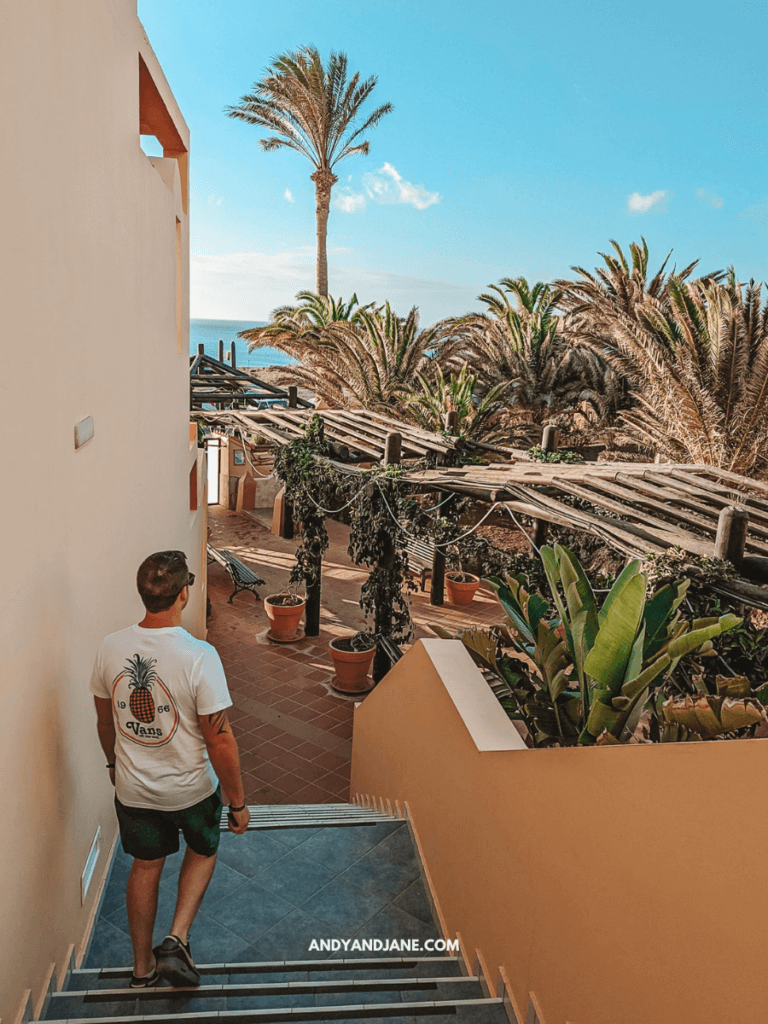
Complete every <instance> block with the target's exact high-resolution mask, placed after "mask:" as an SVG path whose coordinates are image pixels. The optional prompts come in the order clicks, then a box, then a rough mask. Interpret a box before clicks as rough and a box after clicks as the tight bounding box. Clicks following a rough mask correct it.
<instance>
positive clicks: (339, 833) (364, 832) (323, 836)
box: [301, 823, 397, 873]
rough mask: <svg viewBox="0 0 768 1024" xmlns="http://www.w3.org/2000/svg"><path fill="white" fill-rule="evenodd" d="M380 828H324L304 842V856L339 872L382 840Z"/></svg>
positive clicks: (302, 847) (302, 848)
mask: <svg viewBox="0 0 768 1024" xmlns="http://www.w3.org/2000/svg"><path fill="white" fill-rule="evenodd" d="M385 824H386V823H385ZM393 824H394V823H393ZM396 827H397V826H396ZM378 828H379V826H376V825H374V826H372V827H368V826H366V827H360V828H341V827H339V828H323V829H321V830H320V831H319V832H318V833H317V834H316V835H314V836H312V838H311V839H308V840H307V841H306V843H302V846H301V853H302V856H304V857H308V858H309V859H310V860H314V861H317V863H318V864H323V865H324V866H325V867H327V868H328V870H329V871H335V872H336V873H338V872H340V871H343V870H344V869H345V868H348V867H349V865H350V864H354V862H355V861H356V860H359V859H360V857H362V856H363V854H365V853H367V852H368V851H369V850H370V849H372V847H374V846H376V845H378V843H380V842H381V840H382V838H383V835H381V834H379V833H378Z"/></svg>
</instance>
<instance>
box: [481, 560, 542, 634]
mask: <svg viewBox="0 0 768 1024" xmlns="http://www.w3.org/2000/svg"><path fill="white" fill-rule="evenodd" d="M507 580H508V582H511V581H512V577H507ZM485 582H486V583H487V584H488V586H489V587H490V589H491V590H493V591H494V592H495V594H496V596H497V597H498V599H499V603H500V604H501V607H502V608H503V609H504V611H505V612H506V613H507V615H508V616H509V618H510V621H511V622H512V625H513V627H514V628H515V629H516V630H517V631H518V633H519V634H520V635H521V636H522V637H523V639H524V640H527V641H528V643H529V644H533V643H535V642H536V637H535V636H534V634H533V633H532V632H531V627H530V625H529V624H528V620H527V619H526V617H525V615H524V614H523V609H522V608H521V607H520V604H519V603H518V601H517V598H516V597H515V595H514V594H513V593H512V591H511V590H510V588H509V586H508V585H507V584H506V583H502V581H501V580H500V579H499V578H498V576H489V577H488V578H487V579H486V580H485Z"/></svg>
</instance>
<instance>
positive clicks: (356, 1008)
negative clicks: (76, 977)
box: [48, 989, 506, 1024]
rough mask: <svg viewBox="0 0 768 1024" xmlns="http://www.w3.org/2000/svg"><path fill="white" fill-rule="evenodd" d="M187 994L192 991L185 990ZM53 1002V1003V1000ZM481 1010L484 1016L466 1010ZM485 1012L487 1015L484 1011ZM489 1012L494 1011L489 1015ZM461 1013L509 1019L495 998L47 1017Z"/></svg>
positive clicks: (164, 1022) (124, 1020) (157, 1022)
mask: <svg viewBox="0 0 768 1024" xmlns="http://www.w3.org/2000/svg"><path fill="white" fill-rule="evenodd" d="M183 991H184V992H185V993H186V992H188V991H189V990H187V989H184V990H183ZM135 994H136V992H135V990H134V991H132V990H130V989H126V990H124V995H125V996H127V997H128V999H129V1000H130V999H132V998H133V996H134V995H135ZM51 1002H52V1003H53V1000H51ZM472 1010H478V1011H481V1016H479V1017H476V1014H471V1013H467V1011H472ZM482 1011H485V1012H482ZM489 1011H491V1013H490V1015H489ZM457 1013H459V1014H461V1016H462V1017H464V1019H465V1020H466V1021H467V1022H468V1024H469V1022H470V1021H473V1018H475V1017H476V1019H477V1024H488V1022H489V1021H490V1020H493V1021H498V1024H502V1022H503V1021H504V1020H506V1013H505V1011H504V1007H503V1000H502V999H500V998H492V999H482V998H481V999H445V1000H435V1001H424V1002H413V1001H408V1002H390V1003H347V1004H343V1005H337V1006H290V1007H276V1008H267V1009H254V1010H251V1009H247V1010H214V1009H209V1010H203V1011H200V1012H193V1013H178V1012H176V1013H172V1012H166V1013H163V1012H160V1013H149V1014H146V1013H144V1014H137V1015H121V1016H112V1015H111V1014H109V1013H105V1014H104V1016H98V1015H96V1016H94V1015H89V1016H88V1017H69V1018H48V1020H49V1022H50V1024H54V1022H55V1024H99V1022H102V1024H145V1022H146V1024H175V1022H177V1021H189V1022H190V1024H195V1022H197V1021H200V1022H205V1021H222V1022H226V1021H230V1020H231V1021H233V1022H235V1021H239V1022H240V1024H249V1022H253V1024H258V1022H261V1021H269V1022H270V1024H271V1022H273V1021H274V1022H279V1021H286V1022H290V1021H307V1022H311V1021H316V1020H349V1019H352V1020H359V1019H363V1018H368V1017H393V1018H402V1017H416V1016H419V1017H420V1016H427V1015H429V1016H432V1015H435V1014H451V1015H455V1014H457Z"/></svg>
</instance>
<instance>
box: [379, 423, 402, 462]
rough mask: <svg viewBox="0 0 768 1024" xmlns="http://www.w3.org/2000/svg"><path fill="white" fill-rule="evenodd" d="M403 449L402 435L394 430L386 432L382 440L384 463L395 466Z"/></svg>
mask: <svg viewBox="0 0 768 1024" xmlns="http://www.w3.org/2000/svg"><path fill="white" fill-rule="evenodd" d="M402 450H403V436H402V434H398V432H397V431H396V430H393V431H391V432H390V433H389V434H387V437H386V440H385V441H384V465H385V466H396V465H397V464H398V463H399V462H400V455H401V452H402Z"/></svg>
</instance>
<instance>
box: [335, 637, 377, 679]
mask: <svg viewBox="0 0 768 1024" xmlns="http://www.w3.org/2000/svg"><path fill="white" fill-rule="evenodd" d="M339 639H341V642H342V643H343V642H344V640H345V639H346V638H339ZM338 642H339V640H338V639H337V640H331V642H330V643H329V644H328V649H329V650H330V652H331V658H333V667H334V669H335V671H336V678H335V679H334V680H333V683H332V684H331V685H332V686H333V688H334V690H339V691H340V692H341V693H367V692H368V690H370V689H371V687H372V686H373V681H372V680H370V679H369V678H368V672H369V670H370V668H371V662H372V661H373V656H374V654H375V653H376V648H375V647H370V648H369V649H368V650H366V651H345V650H339V648H338V647H336V646H335V645H336V644H337V643H338Z"/></svg>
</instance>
